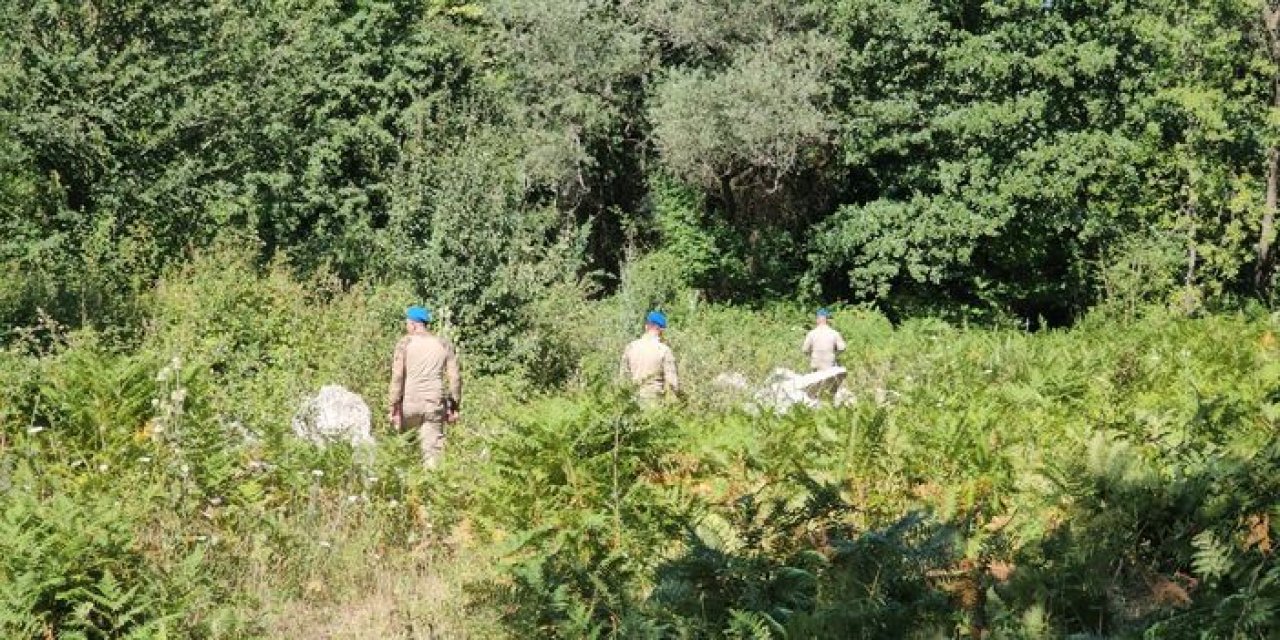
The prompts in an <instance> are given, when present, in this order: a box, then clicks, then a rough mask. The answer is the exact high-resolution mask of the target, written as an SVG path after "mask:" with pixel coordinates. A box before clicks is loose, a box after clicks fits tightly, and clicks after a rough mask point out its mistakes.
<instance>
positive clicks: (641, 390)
mask: <svg viewBox="0 0 1280 640" xmlns="http://www.w3.org/2000/svg"><path fill="white" fill-rule="evenodd" d="M622 375H623V377H624V378H626V379H628V380H630V381H631V382H632V383H634V384H636V385H637V391H636V392H637V394H639V395H640V396H642V397H658V396H660V395H662V394H663V393H664V392H666V391H667V390H668V389H669V390H671V391H678V390H679V387H680V381H679V379H678V378H677V376H676V357H675V354H674V353H673V352H672V351H671V347H668V346H667V345H666V344H663V342H662V341H661V340H659V339H658V338H657V337H656V336H644V337H642V338H639V339H636V340H633V341H631V344H628V345H627V348H626V350H625V351H623V353H622Z"/></svg>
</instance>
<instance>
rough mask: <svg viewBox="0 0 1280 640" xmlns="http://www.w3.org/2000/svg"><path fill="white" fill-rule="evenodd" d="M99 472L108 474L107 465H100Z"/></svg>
mask: <svg viewBox="0 0 1280 640" xmlns="http://www.w3.org/2000/svg"><path fill="white" fill-rule="evenodd" d="M98 471H100V472H102V473H106V472H107V465H106V464H100V465H98Z"/></svg>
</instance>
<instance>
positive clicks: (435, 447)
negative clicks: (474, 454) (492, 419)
mask: <svg viewBox="0 0 1280 640" xmlns="http://www.w3.org/2000/svg"><path fill="white" fill-rule="evenodd" d="M446 377H447V378H448V388H447V389H446V388H445V378H446ZM388 396H389V397H388V399H389V400H390V402H391V406H392V407H395V406H397V405H399V406H400V407H401V422H400V427H401V428H402V429H417V430H418V444H419V446H420V447H421V448H422V461H423V464H424V465H426V466H427V467H433V466H435V464H436V463H437V462H438V461H439V459H440V455H441V453H442V452H443V451H444V440H445V434H444V425H445V421H446V419H447V417H448V411H449V408H450V404H449V403H452V406H453V407H458V406H460V405H461V402H462V375H461V371H460V370H459V368H458V356H457V354H456V353H455V352H454V349H453V345H452V344H449V341H447V340H445V339H444V338H440V337H438V336H435V335H432V334H430V333H411V334H409V335H407V336H405V337H403V338H401V339H400V342H398V343H396V350H395V357H394V358H393V360H392V364H391V388H390V390H389V393H388Z"/></svg>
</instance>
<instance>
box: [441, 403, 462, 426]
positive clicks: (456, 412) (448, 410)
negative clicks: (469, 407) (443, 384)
mask: <svg viewBox="0 0 1280 640" xmlns="http://www.w3.org/2000/svg"><path fill="white" fill-rule="evenodd" d="M461 415H462V407H461V406H460V405H459V404H458V401H457V400H454V399H453V398H448V399H446V400H445V401H444V421H445V423H447V424H453V423H455V422H457V421H458V418H459V417H460V416H461Z"/></svg>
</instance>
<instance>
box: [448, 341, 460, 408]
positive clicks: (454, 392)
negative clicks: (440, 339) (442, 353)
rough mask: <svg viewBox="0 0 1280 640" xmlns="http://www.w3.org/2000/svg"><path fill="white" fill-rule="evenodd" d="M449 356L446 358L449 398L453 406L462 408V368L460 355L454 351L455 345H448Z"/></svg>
mask: <svg viewBox="0 0 1280 640" xmlns="http://www.w3.org/2000/svg"><path fill="white" fill-rule="evenodd" d="M448 347H449V355H448V356H446V359H445V363H444V367H445V371H446V372H447V374H448V375H449V397H450V398H453V406H454V407H457V408H459V409H460V408H462V367H461V366H460V365H459V364H458V353H457V352H456V351H454V349H453V345H452V344H450V345H448Z"/></svg>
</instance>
